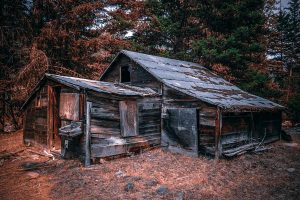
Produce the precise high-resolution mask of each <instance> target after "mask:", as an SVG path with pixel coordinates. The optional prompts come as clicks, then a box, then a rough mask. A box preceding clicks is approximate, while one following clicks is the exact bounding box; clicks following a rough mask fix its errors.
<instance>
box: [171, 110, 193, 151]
mask: <svg viewBox="0 0 300 200" xmlns="http://www.w3.org/2000/svg"><path fill="white" fill-rule="evenodd" d="M167 112H168V115H169V119H168V127H169V131H170V132H171V133H169V134H173V138H176V140H177V142H178V143H180V144H181V145H182V146H183V147H185V148H191V149H195V150H196V151H197V149H198V129H197V109H196V108H174V109H168V110H167Z"/></svg>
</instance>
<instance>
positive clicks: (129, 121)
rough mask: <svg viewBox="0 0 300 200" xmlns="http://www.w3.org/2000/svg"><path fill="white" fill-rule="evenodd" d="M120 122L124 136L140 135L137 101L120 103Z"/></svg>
mask: <svg viewBox="0 0 300 200" xmlns="http://www.w3.org/2000/svg"><path fill="white" fill-rule="evenodd" d="M120 120H121V134H122V136H124V137H125V136H135V135H137V134H138V131H137V130H138V125H137V124H138V123H137V104H136V101H120Z"/></svg>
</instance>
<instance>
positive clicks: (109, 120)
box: [87, 93, 121, 139]
mask: <svg viewBox="0 0 300 200" xmlns="http://www.w3.org/2000/svg"><path fill="white" fill-rule="evenodd" d="M87 101H89V102H92V108H91V134H92V139H93V138H109V137H114V136H117V137H120V135H121V129H120V111H119V101H118V100H115V99H106V98H103V97H98V96H96V95H93V94H91V93H89V94H88V96H87Z"/></svg>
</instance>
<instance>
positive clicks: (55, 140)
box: [47, 85, 61, 151]
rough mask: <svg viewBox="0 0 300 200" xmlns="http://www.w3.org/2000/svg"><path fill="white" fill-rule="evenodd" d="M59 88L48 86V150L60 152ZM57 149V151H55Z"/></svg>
mask: <svg viewBox="0 0 300 200" xmlns="http://www.w3.org/2000/svg"><path fill="white" fill-rule="evenodd" d="M59 90H60V87H55V86H50V85H48V124H47V127H48V131H47V132H48V148H49V149H50V150H53V149H54V148H55V150H58V151H61V137H60V136H59V134H58V129H59V123H60V121H59V94H60V92H59ZM56 148H57V149H56Z"/></svg>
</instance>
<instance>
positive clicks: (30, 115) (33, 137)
mask: <svg viewBox="0 0 300 200" xmlns="http://www.w3.org/2000/svg"><path fill="white" fill-rule="evenodd" d="M47 108H48V90H47V85H46V86H44V87H42V88H41V90H40V91H38V92H37V94H36V96H35V98H34V99H33V100H32V101H31V103H30V104H29V105H28V107H27V109H26V116H25V122H24V136H23V137H24V140H25V141H34V143H38V144H41V145H44V146H46V145H47Z"/></svg>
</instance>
